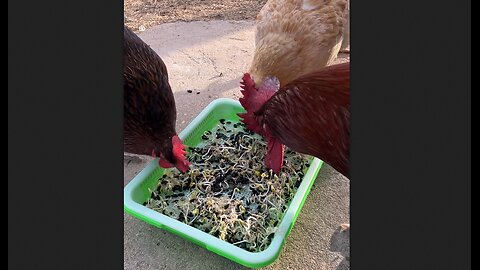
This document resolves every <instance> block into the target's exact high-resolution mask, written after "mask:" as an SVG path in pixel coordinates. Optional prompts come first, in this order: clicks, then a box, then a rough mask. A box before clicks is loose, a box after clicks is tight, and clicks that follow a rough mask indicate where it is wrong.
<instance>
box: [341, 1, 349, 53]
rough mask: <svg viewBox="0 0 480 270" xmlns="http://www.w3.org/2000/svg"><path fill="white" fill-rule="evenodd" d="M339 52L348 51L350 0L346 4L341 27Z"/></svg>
mask: <svg viewBox="0 0 480 270" xmlns="http://www.w3.org/2000/svg"><path fill="white" fill-rule="evenodd" d="M340 52H341V53H350V0H349V1H348V5H347V14H346V22H345V25H344V28H343V40H342V46H340Z"/></svg>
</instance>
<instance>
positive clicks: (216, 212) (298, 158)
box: [145, 120, 310, 252]
mask: <svg viewBox="0 0 480 270" xmlns="http://www.w3.org/2000/svg"><path fill="white" fill-rule="evenodd" d="M202 140H203V142H202V144H201V145H202V146H201V147H190V148H189V149H188V150H189V153H188V155H187V157H188V159H189V160H190V162H191V163H192V166H191V168H190V170H189V171H188V172H186V173H181V172H179V171H178V170H177V169H171V170H166V171H165V174H164V175H163V176H162V177H161V178H160V180H159V182H158V186H157V188H156V189H155V190H151V191H150V192H151V197H150V199H149V200H148V201H147V202H146V203H145V205H146V206H147V207H149V208H151V209H153V210H155V211H158V212H160V213H162V214H164V215H167V216H169V217H172V218H174V219H177V220H179V221H181V222H184V223H186V224H189V225H190V226H193V227H195V228H198V229H200V230H202V231H204V232H207V233H209V234H211V235H214V236H215V237H218V238H220V239H222V240H224V241H227V242H229V243H232V244H234V245H236V246H238V247H240V248H243V249H245V250H247V251H252V252H260V251H262V250H264V249H266V248H267V247H268V245H269V244H270V242H271V239H272V238H273V235H274V234H275V232H276V230H277V226H278V224H279V223H280V221H281V218H282V217H283V214H284V212H285V210H286V208H287V206H288V203H289V202H290V200H291V199H292V198H293V196H294V195H295V192H296V191H297V188H298V186H299V185H300V182H301V181H302V177H303V175H305V172H306V170H307V169H308V166H309V161H310V157H307V156H304V155H301V154H298V153H295V152H293V151H291V150H289V149H288V148H287V149H285V160H284V166H283V168H282V170H281V171H280V173H279V174H278V175H275V174H274V173H273V171H272V170H267V169H266V168H265V167H264V163H263V157H264V156H265V151H266V143H265V141H264V140H263V138H261V137H260V136H258V135H256V134H254V133H253V132H251V131H248V130H246V129H245V125H244V124H243V123H232V122H230V121H226V120H223V121H220V123H219V124H218V125H217V127H216V128H215V129H213V130H211V131H205V132H204V133H203V135H202Z"/></svg>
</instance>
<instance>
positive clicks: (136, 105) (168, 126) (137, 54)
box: [123, 26, 190, 172]
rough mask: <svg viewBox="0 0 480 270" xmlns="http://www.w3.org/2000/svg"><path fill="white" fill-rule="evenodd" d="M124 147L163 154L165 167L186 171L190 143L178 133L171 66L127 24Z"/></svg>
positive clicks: (145, 153)
mask: <svg viewBox="0 0 480 270" xmlns="http://www.w3.org/2000/svg"><path fill="white" fill-rule="evenodd" d="M123 35H124V44H123V49H124V70H123V79H124V84H123V90H124V105H123V110H124V124H123V132H124V150H125V151H126V152H130V153H134V154H139V155H152V156H154V157H156V156H158V157H159V165H160V166H161V167H163V168H171V167H176V168H177V169H179V170H180V171H182V172H186V171H187V170H188V168H189V165H190V163H189V162H188V161H187V159H186V156H185V154H186V151H185V148H186V146H185V145H183V143H182V140H181V139H180V138H179V137H178V135H177V133H176V130H175V124H176V118H177V111H176V107H175V99H174V96H173V93H172V89H171V88H170V84H169V81H168V72H167V68H166V66H165V64H164V62H163V61H162V59H161V58H160V56H158V55H157V54H156V53H155V51H153V50H152V49H151V48H150V47H149V46H148V45H147V44H145V43H144V42H143V41H142V40H141V39H140V38H139V37H138V36H137V35H136V34H135V33H133V32H132V31H131V30H130V29H128V28H127V27H126V26H124V31H123Z"/></svg>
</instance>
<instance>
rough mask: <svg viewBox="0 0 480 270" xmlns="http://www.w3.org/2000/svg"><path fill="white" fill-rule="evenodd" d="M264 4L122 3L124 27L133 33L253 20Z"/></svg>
mask: <svg viewBox="0 0 480 270" xmlns="http://www.w3.org/2000/svg"><path fill="white" fill-rule="evenodd" d="M266 2H267V0H124V4H123V5H124V23H125V25H127V26H128V27H130V28H131V29H132V30H133V31H135V32H142V31H145V30H146V29H148V28H149V27H151V26H154V25H159V24H162V23H168V22H176V21H185V22H188V21H206V20H254V19H255V18H256V16H257V14H258V12H259V11H260V9H261V8H262V7H263V5H265V3H266Z"/></svg>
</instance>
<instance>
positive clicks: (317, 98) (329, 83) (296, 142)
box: [239, 62, 350, 178]
mask: <svg viewBox="0 0 480 270" xmlns="http://www.w3.org/2000/svg"><path fill="white" fill-rule="evenodd" d="M279 88H280V83H279V80H278V79H277V78H276V77H266V78H265V80H264V81H263V82H262V83H261V84H260V86H259V87H258V88H257V87H256V86H255V83H254V81H253V80H252V78H251V76H250V75H249V74H248V73H247V74H245V75H244V77H243V82H242V89H243V90H242V94H243V97H242V98H240V103H241V104H242V106H243V107H244V108H245V110H246V112H245V113H241V114H239V116H240V117H241V121H243V122H244V123H245V124H246V126H247V128H248V129H250V130H252V131H253V132H256V133H258V134H260V135H262V136H263V137H264V138H265V140H266V141H267V144H268V146H267V153H266V156H265V165H266V167H267V168H269V169H272V170H273V171H274V172H275V173H278V172H279V171H280V169H281V167H282V165H283V150H284V146H283V145H286V146H288V147H289V148H290V149H292V150H294V151H297V152H300V153H304V154H308V155H311V156H315V157H318V158H319V159H321V160H323V161H324V162H326V163H327V164H329V165H331V166H332V167H333V168H334V169H335V170H337V171H338V172H339V173H341V174H343V175H344V176H345V177H347V178H348V177H349V172H348V164H349V147H350V143H349V136H350V127H349V125H350V63H348V62H347V63H343V64H337V65H331V66H327V67H324V68H322V69H320V70H318V71H315V72H312V73H309V74H306V75H304V76H301V77H299V78H297V79H296V80H294V81H292V82H290V83H289V84H287V85H285V86H283V87H281V88H280V89H279Z"/></svg>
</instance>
